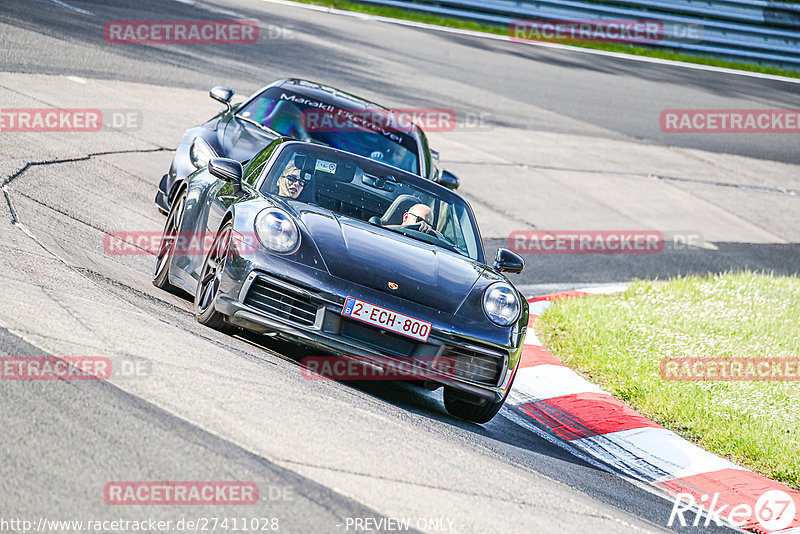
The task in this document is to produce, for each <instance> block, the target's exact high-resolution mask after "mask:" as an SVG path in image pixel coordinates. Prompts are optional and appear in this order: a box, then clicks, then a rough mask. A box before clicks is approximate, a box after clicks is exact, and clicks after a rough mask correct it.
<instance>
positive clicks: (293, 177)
mask: <svg viewBox="0 0 800 534" xmlns="http://www.w3.org/2000/svg"><path fill="white" fill-rule="evenodd" d="M286 179H287V180H288V181H290V182H291V183H293V184H296V183H299V184H300V187H305V186H306V184H307V183H308V180H303V179H302V178H300V176H299V175H294V174H290V175H289V176H287V177H286Z"/></svg>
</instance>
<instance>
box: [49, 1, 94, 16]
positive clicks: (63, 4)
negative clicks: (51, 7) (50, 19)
mask: <svg viewBox="0 0 800 534" xmlns="http://www.w3.org/2000/svg"><path fill="white" fill-rule="evenodd" d="M50 1H51V2H52V3H54V4H55V5H57V6H61V7H63V8H66V9H69V10H72V11H74V12H76V13H80V14H81V15H89V16H91V17H95V16H96V14H95V13H94V12H93V11H88V10H86V9H81V8H79V7H75V6H71V5H69V4H68V3H66V2H62V1H61V0H50Z"/></svg>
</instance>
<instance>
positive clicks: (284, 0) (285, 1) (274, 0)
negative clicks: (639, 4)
mask: <svg viewBox="0 0 800 534" xmlns="http://www.w3.org/2000/svg"><path fill="white" fill-rule="evenodd" d="M261 1H262V2H268V3H270V4H279V5H284V6H292V7H296V8H299V9H308V10H311V11H320V12H323V13H331V14H333V15H344V16H347V17H355V18H359V19H362V20H373V21H377V22H388V23H390V24H398V25H400V26H409V27H411V28H419V29H426V30H433V31H438V32H443V33H453V34H456V35H468V36H471V37H478V38H481V39H491V40H494V41H506V42H511V38H510V37H508V36H507V35H497V34H493V33H484V32H478V31H474V30H463V29H460V28H448V27H446V26H437V25H435V24H427V23H424V22H414V21H411V20H402V19H394V18H391V17H382V16H378V15H367V14H366V13H358V12H356V11H346V10H343V9H336V8H332V7H324V6H315V5H311V4H302V3H299V2H291V1H289V0H261ZM515 44H524V45H530V46H539V47H542V48H553V49H556V50H569V51H572V52H579V53H582V54H592V55H595V56H606V57H613V58H618V59H627V60H630V61H639V62H642V63H655V64H657V65H667V66H671V67H682V68H686V69H693V70H704V71H708V72H717V73H720V74H733V75H736V76H746V77H748V78H760V79H762V80H775V81H780V82H787V83H796V84H800V78H788V77H786V76H776V75H774V74H762V73H760V72H750V71H746V70H736V69H728V68H725V67H714V66H712V65H700V64H698V63H685V62H683V61H674V60H671V59H661V58H655V57H647V56H635V55H632V54H622V53H620V52H609V51H606V50H594V49H592V48H581V47H578V46H568V45H562V44H557V43H542V42H529V41H525V42H523V43H516V42H515Z"/></svg>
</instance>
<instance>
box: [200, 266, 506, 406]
mask: <svg viewBox="0 0 800 534" xmlns="http://www.w3.org/2000/svg"><path fill="white" fill-rule="evenodd" d="M226 263H229V262H226ZM233 274H235V273H233ZM239 280H241V282H239V283H236V282H235V280H234V279H231V278H228V277H227V276H224V277H223V283H222V285H221V288H223V290H222V291H221V292H220V295H219V296H218V298H217V301H216V304H215V308H216V310H217V311H219V312H220V313H222V314H224V315H226V316H227V318H228V321H229V322H230V323H232V324H234V325H237V326H240V327H242V328H245V329H247V330H250V331H253V332H257V333H277V334H278V335H280V336H281V337H284V338H286V339H289V340H291V341H295V342H300V343H303V344H305V345H308V346H311V347H315V348H317V349H320V350H321V351H324V352H326V353H332V354H335V355H337V356H342V357H346V358H351V359H356V360H359V361H362V362H365V363H368V364H372V365H375V366H378V367H381V366H384V367H385V366H392V365H395V366H396V367H400V366H408V365H409V364H411V365H412V366H413V367H414V374H415V376H424V377H425V379H426V380H429V381H430V382H433V383H436V384H442V385H446V386H448V387H452V388H454V389H458V390H460V391H463V392H466V393H470V394H473V395H476V396H478V397H480V398H484V399H486V400H489V401H491V402H496V401H499V400H501V399H503V398H504V396H505V394H506V390H507V388H508V386H509V383H510V378H511V376H512V375H513V371H514V369H515V368H516V366H517V364H518V362H519V356H520V353H521V340H520V344H519V346H498V345H497V344H490V343H485V342H480V341H479V340H476V339H474V338H470V337H468V336H459V335H457V334H456V333H454V332H445V331H442V330H438V329H437V328H436V325H434V327H433V329H432V331H431V335H430V337H429V339H428V342H427V343H422V342H418V341H415V340H412V339H411V338H405V337H404V336H399V335H396V334H393V333H391V332H387V331H385V330H383V329H380V328H379V327H373V326H371V325H365V324H363V323H358V322H357V321H354V320H350V319H349V318H348V317H346V316H343V315H342V313H341V311H342V307H343V304H344V301H345V298H346V296H347V295H342V294H340V295H336V294H332V293H329V292H324V291H315V290H312V289H309V288H304V287H300V286H299V285H297V284H295V283H293V282H289V281H287V280H286V279H283V278H281V277H277V276H275V275H273V274H271V273H268V272H266V271H264V270H261V269H252V270H250V272H249V273H248V274H247V275H246V277H245V278H244V279H243V280H242V279H241V278H239ZM254 284H256V285H257V286H258V287H259V288H261V287H262V286H263V287H272V288H274V290H276V291H283V292H284V293H285V294H287V295H294V296H296V297H297V299H298V300H297V302H298V303H299V302H300V301H302V302H303V304H302V305H300V304H297V305H296V306H294V307H292V306H286V305H284V306H283V308H282V309H278V307H280V306H278V305H276V306H277V307H276V308H275V309H272V308H268V309H267V308H265V306H264V305H263V304H262V303H261V302H257V301H255V300H253V297H251V296H250V295H251V289H252V288H253V286H254ZM311 287H313V286H311ZM259 291H261V290H260V289H259ZM345 291H347V289H345ZM254 293H255V290H254ZM359 296H360V297H363V295H359ZM286 298H288V299H289V300H290V301H291V299H292V297H286ZM367 298H369V297H367ZM286 310H289V311H286ZM443 362H451V363H450V365H447V364H446V363H445V364H444V365H443ZM453 362H455V363H453ZM493 366H496V367H493ZM484 367H487V368H490V369H492V371H491V372H493V373H494V375H490V374H488V373H489V371H486V370H485V369H484ZM476 370H477V371H476ZM490 376H491V378H490Z"/></svg>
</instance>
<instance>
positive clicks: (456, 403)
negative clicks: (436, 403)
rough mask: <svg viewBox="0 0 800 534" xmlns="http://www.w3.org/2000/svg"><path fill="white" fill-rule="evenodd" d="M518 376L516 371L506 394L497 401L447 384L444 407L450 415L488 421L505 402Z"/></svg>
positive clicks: (481, 421)
mask: <svg viewBox="0 0 800 534" xmlns="http://www.w3.org/2000/svg"><path fill="white" fill-rule="evenodd" d="M516 377H517V376H516V373H514V377H513V378H512V379H511V383H509V384H508V388H507V389H506V394H505V395H503V398H502V399H500V400H499V401H495V402H491V401H488V400H486V399H484V398H481V397H477V396H475V395H470V394H469V393H464V392H462V391H458V390H456V389H452V388H449V387H447V386H445V388H444V407H445V408H446V409H447V412H448V413H449V414H450V415H454V416H456V417H458V418H459V419H464V420H466V421H470V422H472V423H478V424H483V423H488V422H489V421H491V420H492V418H493V417H494V416H495V415H497V412H499V411H500V408H502V407H503V404H505V402H506V398H507V397H508V393H509V392H510V391H511V386H512V385H513V384H514V378H516Z"/></svg>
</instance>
